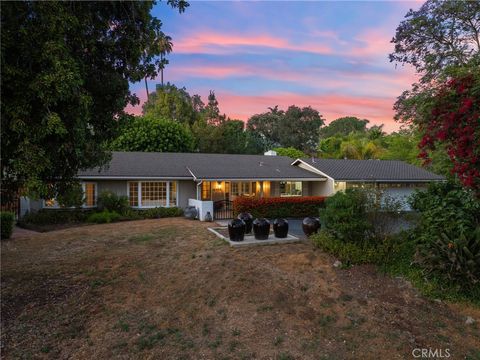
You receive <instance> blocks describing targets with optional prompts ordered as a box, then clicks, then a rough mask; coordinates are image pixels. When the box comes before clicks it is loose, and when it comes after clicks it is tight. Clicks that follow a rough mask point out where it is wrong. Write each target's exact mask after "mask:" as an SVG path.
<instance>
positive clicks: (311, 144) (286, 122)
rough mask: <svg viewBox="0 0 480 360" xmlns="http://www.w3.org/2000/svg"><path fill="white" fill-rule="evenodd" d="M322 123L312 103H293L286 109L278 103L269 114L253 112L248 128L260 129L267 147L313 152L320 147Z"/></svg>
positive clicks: (257, 130)
mask: <svg viewBox="0 0 480 360" xmlns="http://www.w3.org/2000/svg"><path fill="white" fill-rule="evenodd" d="M323 123H324V119H323V118H322V116H321V115H320V114H319V113H318V111H317V110H315V109H313V108H311V107H309V106H308V107H304V108H300V107H298V106H295V105H292V106H290V107H289V108H288V109H287V111H283V110H279V109H278V106H275V107H273V108H269V112H267V113H263V114H257V115H253V116H252V117H251V118H250V119H249V120H248V123H247V129H248V130H250V131H252V132H257V133H258V134H259V136H260V137H261V138H262V139H263V141H264V144H265V146H266V147H270V148H273V147H294V148H296V149H300V150H301V151H304V152H306V153H312V152H314V151H315V149H316V147H317V143H318V134H319V130H320V127H321V126H322V125H323Z"/></svg>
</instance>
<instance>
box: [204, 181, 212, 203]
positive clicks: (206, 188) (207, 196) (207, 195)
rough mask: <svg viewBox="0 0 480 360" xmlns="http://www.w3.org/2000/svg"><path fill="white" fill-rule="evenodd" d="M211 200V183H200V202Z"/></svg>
mask: <svg viewBox="0 0 480 360" xmlns="http://www.w3.org/2000/svg"><path fill="white" fill-rule="evenodd" d="M211 199H212V183H211V182H210V181H204V182H202V200H211Z"/></svg>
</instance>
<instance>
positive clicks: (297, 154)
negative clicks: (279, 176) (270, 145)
mask: <svg viewBox="0 0 480 360" xmlns="http://www.w3.org/2000/svg"><path fill="white" fill-rule="evenodd" d="M273 150H274V151H276V152H277V155H279V156H288V157H290V158H292V159H301V158H306V157H307V154H305V153H304V152H303V151H301V150H298V149H295V148H293V147H288V148H281V147H278V148H274V149H273Z"/></svg>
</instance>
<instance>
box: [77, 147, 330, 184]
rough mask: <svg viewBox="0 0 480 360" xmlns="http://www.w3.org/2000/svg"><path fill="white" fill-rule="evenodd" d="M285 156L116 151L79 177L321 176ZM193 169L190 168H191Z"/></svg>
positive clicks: (214, 177)
mask: <svg viewBox="0 0 480 360" xmlns="http://www.w3.org/2000/svg"><path fill="white" fill-rule="evenodd" d="M291 163H292V159H290V158H288V157H285V156H264V155H236V154H198V153H153V152H151V153H147V152H113V153H112V160H111V161H110V163H109V165H108V166H107V167H106V168H105V169H99V168H95V169H90V170H86V171H80V172H79V176H80V177H84V178H87V177H98V176H102V177H109V178H135V177H138V178H142V177H151V178H155V177H157V178H175V179H181V178H188V179H193V176H192V174H191V173H190V171H191V172H192V173H193V174H194V175H195V177H196V178H198V179H308V178H310V179H321V178H323V176H321V175H318V174H316V173H312V172H310V171H306V170H304V169H301V168H299V167H297V166H291ZM189 170H190V171H189Z"/></svg>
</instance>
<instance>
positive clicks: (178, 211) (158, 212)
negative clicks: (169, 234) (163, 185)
mask: <svg viewBox="0 0 480 360" xmlns="http://www.w3.org/2000/svg"><path fill="white" fill-rule="evenodd" d="M135 212H136V213H137V214H138V216H140V217H141V218H143V219H160V218H166V217H177V216H182V215H183V209H182V208H178V207H168V208H167V207H156V208H152V209H147V210H135Z"/></svg>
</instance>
